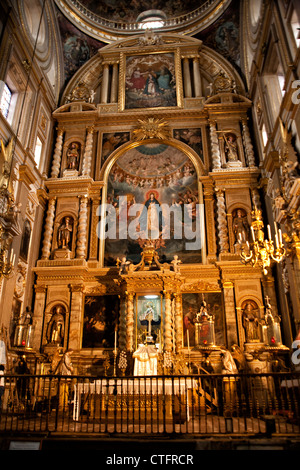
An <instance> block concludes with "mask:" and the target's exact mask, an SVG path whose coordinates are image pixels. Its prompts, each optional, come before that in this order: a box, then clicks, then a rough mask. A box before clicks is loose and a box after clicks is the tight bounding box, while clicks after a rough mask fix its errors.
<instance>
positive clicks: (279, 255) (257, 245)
mask: <svg viewBox="0 0 300 470" xmlns="http://www.w3.org/2000/svg"><path fill="white" fill-rule="evenodd" d="M261 214H262V211H261V210H258V209H255V210H254V211H252V223H251V227H250V229H251V238H252V241H250V243H249V242H248V241H247V242H246V243H245V244H243V242H242V239H241V237H240V238H239V243H240V246H241V253H240V256H241V261H242V263H244V264H251V265H252V266H253V267H254V266H256V265H257V264H258V265H259V266H261V267H262V270H263V273H264V274H265V275H267V274H268V268H270V266H271V265H272V263H273V262H276V263H280V261H282V259H283V257H284V256H285V248H284V246H283V243H282V234H281V230H280V229H279V230H278V229H277V225H276V223H275V224H274V227H275V244H274V242H273V240H272V236H271V229H270V225H268V226H267V228H268V240H267V239H264V231H263V227H264V223H263V221H262V218H261Z"/></svg>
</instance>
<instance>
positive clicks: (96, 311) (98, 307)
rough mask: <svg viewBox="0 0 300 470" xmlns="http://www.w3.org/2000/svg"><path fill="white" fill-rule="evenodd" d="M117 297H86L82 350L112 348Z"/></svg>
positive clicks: (117, 307) (117, 312) (116, 316)
mask: <svg viewBox="0 0 300 470" xmlns="http://www.w3.org/2000/svg"><path fill="white" fill-rule="evenodd" d="M118 317H119V297H118V296H117V295H102V296H89V295H88V296H86V297H85V302H84V318H83V335H82V347H83V348H113V347H114V340H115V333H114V331H115V328H116V327H117V326H118Z"/></svg>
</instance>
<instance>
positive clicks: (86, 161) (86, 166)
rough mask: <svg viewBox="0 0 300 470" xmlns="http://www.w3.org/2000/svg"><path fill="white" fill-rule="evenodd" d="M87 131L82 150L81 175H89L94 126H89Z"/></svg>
mask: <svg viewBox="0 0 300 470" xmlns="http://www.w3.org/2000/svg"><path fill="white" fill-rule="evenodd" d="M87 131H88V134H87V138H86V143H85V150H84V155H83V164H82V176H90V175H91V166H92V151H93V132H94V126H92V127H89V128H88V130H87Z"/></svg>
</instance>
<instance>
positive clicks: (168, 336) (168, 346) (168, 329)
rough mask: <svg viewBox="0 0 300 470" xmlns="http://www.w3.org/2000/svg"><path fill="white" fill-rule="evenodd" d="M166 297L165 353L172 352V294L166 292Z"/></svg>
mask: <svg viewBox="0 0 300 470" xmlns="http://www.w3.org/2000/svg"><path fill="white" fill-rule="evenodd" d="M164 296H165V325H164V327H165V328H164V349H165V351H172V306H171V292H168V291H164Z"/></svg>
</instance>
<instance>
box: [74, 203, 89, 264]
mask: <svg viewBox="0 0 300 470" xmlns="http://www.w3.org/2000/svg"><path fill="white" fill-rule="evenodd" d="M87 201H88V198H87V197H86V196H82V197H81V198H80V209H79V223H78V238H77V249H76V257H77V258H85V256H86V243H87Z"/></svg>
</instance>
